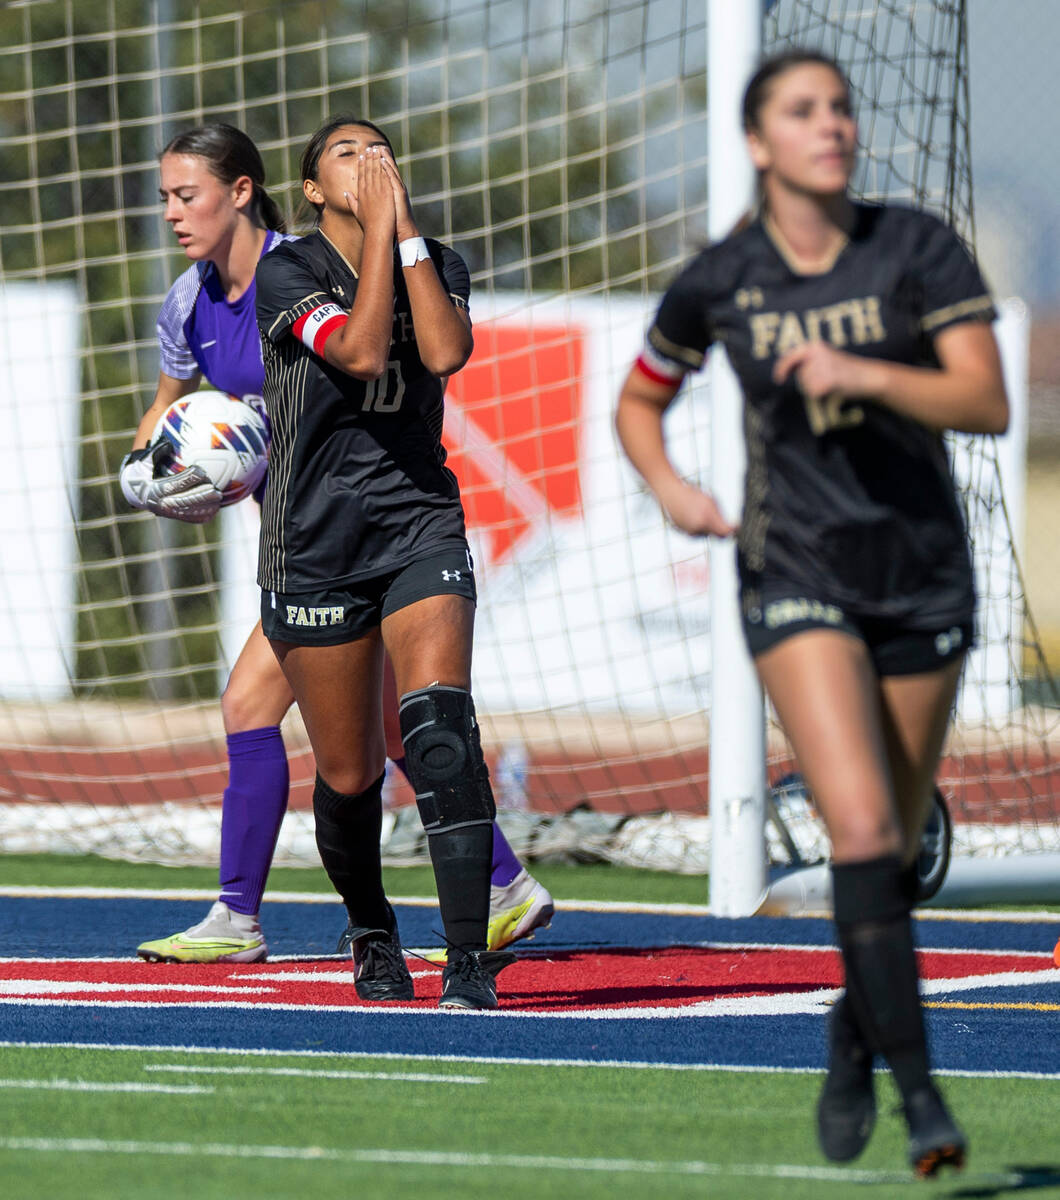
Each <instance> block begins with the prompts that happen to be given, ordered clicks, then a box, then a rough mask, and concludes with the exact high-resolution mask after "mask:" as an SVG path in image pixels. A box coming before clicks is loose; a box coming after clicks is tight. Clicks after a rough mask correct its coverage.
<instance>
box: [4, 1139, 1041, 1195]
mask: <svg viewBox="0 0 1060 1200" xmlns="http://www.w3.org/2000/svg"><path fill="white" fill-rule="evenodd" d="M0 1149H4V1150H23V1151H39V1152H42V1153H45V1154H93V1153H94V1154H131V1155H137V1156H141V1157H144V1158H148V1157H150V1158H156V1157H158V1156H159V1155H167V1156H170V1157H180V1158H186V1159H188V1160H189V1161H191V1160H192V1159H194V1158H203V1157H206V1158H237V1159H254V1160H256V1161H260V1160H261V1159H274V1160H289V1161H295V1162H338V1163H351V1164H360V1165H368V1164H371V1165H376V1166H420V1167H453V1168H456V1169H457V1170H461V1171H465V1170H467V1169H469V1168H471V1169H474V1168H484V1169H487V1170H488V1169H493V1170H506V1171H562V1172H567V1173H586V1172H592V1173H599V1174H606V1175H656V1176H658V1175H680V1176H708V1177H712V1178H725V1177H736V1178H751V1179H801V1180H809V1181H812V1182H816V1183H838V1184H842V1185H846V1186H849V1185H850V1184H852V1183H860V1184H878V1183H895V1184H909V1183H911V1175H910V1173H909V1172H907V1171H903V1172H898V1171H872V1170H865V1169H864V1168H849V1167H846V1168H842V1167H815V1166H809V1165H801V1164H794V1163H777V1164H773V1165H768V1166H767V1165H765V1164H762V1163H716V1162H700V1161H696V1160H680V1159H678V1160H673V1161H670V1162H666V1161H662V1160H657V1159H637V1158H563V1157H561V1156H560V1155H544V1154H467V1153H461V1152H458V1151H442V1150H391V1149H385V1148H379V1149H368V1148H365V1149H341V1150H336V1149H330V1148H328V1147H325V1146H267V1145H266V1146H252V1145H242V1146H240V1145H231V1144H227V1143H224V1142H213V1143H211V1142H201V1143H200V1142H147V1141H119V1140H111V1141H108V1140H104V1139H102V1138H19V1137H3V1138H0ZM1023 1182H1024V1177H1023V1175H1021V1174H1019V1173H1017V1172H1011V1173H1005V1174H1000V1173H999V1174H996V1175H981V1176H973V1177H970V1178H967V1179H964V1180H963V1183H964V1184H966V1185H967V1184H971V1183H974V1184H976V1185H977V1186H997V1187H1019V1186H1020V1185H1021V1184H1022V1183H1023Z"/></svg>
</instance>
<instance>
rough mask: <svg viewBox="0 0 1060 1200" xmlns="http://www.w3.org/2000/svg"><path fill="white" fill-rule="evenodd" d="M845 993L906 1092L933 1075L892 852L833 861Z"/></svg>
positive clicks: (903, 874)
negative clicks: (849, 860)
mask: <svg viewBox="0 0 1060 1200" xmlns="http://www.w3.org/2000/svg"><path fill="white" fill-rule="evenodd" d="M832 891H833V897H834V902H835V919H836V927H837V930H838V933H839V948H840V950H841V951H842V954H843V964H844V966H845V968H846V977H847V996H848V998H849V1002H850V1004H851V1006H852V1009H853V1012H854V1015H855V1016H856V1018H857V1023H858V1025H859V1027H860V1028H861V1030H862V1031H863V1032H864V1034H865V1035H866V1037H867V1039H868V1041H869V1043H870V1045H871V1046H872V1048H873V1049H874V1050H875V1051H876V1052H877V1053H880V1054H882V1055H883V1056H884V1057H885V1058H886V1059H887V1063H888V1065H889V1066H890V1068H891V1071H892V1072H893V1074H894V1079H895V1083H897V1085H898V1090H899V1091H900V1092H901V1093H902V1095H903V1096H907V1095H909V1093H910V1092H913V1091H917V1090H919V1089H921V1088H923V1087H927V1086H929V1085H930V1083H931V1077H930V1074H929V1067H928V1051H927V1037H926V1034H925V1030H924V1018H923V1014H922V1012H921V1008H920V992H919V974H918V971H917V963H916V947H915V946H914V943H913V923H912V920H911V918H910V915H909V912H910V907H911V903H912V898H911V896H910V894H909V893H910V874H909V871H908V870H907V869H905V868H903V866H902V863H901V860H900V859H899V858H898V857H897V856H896V855H895V856H887V857H885V858H877V859H871V860H870V861H868V862H855V863H837V864H834V865H833V867H832Z"/></svg>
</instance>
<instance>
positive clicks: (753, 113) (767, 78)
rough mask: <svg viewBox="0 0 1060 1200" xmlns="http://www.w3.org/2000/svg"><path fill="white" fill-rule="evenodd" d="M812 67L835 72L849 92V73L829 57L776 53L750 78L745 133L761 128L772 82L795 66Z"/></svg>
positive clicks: (798, 52)
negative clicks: (760, 118) (760, 124)
mask: <svg viewBox="0 0 1060 1200" xmlns="http://www.w3.org/2000/svg"><path fill="white" fill-rule="evenodd" d="M811 64H812V65H814V66H819V67H828V69H829V70H831V71H834V72H835V73H836V75H837V77H838V78H839V79H841V80H842V81H843V86H844V87H845V88H846V90H847V92H848V93H849V92H850V80H849V79H847V76H846V72H845V71H844V70H843V68H842V67H841V66H840V65H839V63H837V62H836V60H835V59H834V58H829V56H828V55H827V54H824V53H822V52H821V51H820V50H785V51H784V52H783V53H782V54H774V55H772V56H770V57H769V58H766V59H763V60H762V62H761V63H760V64H759V66H758V70H757V71H755V73H754V74H753V75H752V76H751V78H750V80H749V81H748V84H747V87H746V88H745V89H744V93H743V104H742V106H741V115H742V117H743V127H744V131H745V132H747V133H750V132H751V131H752V130H755V129H757V128H758V119H759V117H760V116H761V113H762V106H763V105H764V104H765V102H766V101H767V100H768V99H769V91H770V88H771V87H772V85H773V83H774V82H775V81H776V80H777V79H778V78H779V77H780V76H781V75H783V74H785V72H787V71H790V70H792V69H793V68H795V67H803V66H807V65H811Z"/></svg>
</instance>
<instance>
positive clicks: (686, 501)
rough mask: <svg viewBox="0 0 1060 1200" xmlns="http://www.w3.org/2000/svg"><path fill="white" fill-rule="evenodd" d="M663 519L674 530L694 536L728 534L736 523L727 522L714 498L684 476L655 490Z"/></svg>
mask: <svg viewBox="0 0 1060 1200" xmlns="http://www.w3.org/2000/svg"><path fill="white" fill-rule="evenodd" d="M657 496H658V500H659V504H660V505H661V506H662V510H663V514H664V515H665V517H666V519H667V520H668V521H669V522H670V524H671V525H673V526H674V527H675V528H676V529H680V530H682V532H684V533H690V534H692V535H693V536H694V537H707V536H713V537H731V536H732V535H733V534H734V533H735V532H736V528H737V527H736V526H735V525H733V524H732V522H731V521H727V520H726V519H725V517H724V516H723V515H722V511H721V509H720V508H718V506H717V504H716V503H715V501H714V497H713V496H710V495H708V494H707V493H706V492H703V491H700V489H699V488H697V487H695V486H694V485H693V484H691V483H685V481H684V480H683V479H678V480H676V481H675V482H674V483H673V484H671V485H668V486H667V487H666V488H665V489H663V490H661V491H659V492H658V493H657Z"/></svg>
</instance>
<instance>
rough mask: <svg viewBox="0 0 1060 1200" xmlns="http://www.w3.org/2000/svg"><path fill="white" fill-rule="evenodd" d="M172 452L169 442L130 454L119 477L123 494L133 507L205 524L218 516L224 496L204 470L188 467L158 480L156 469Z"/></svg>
mask: <svg viewBox="0 0 1060 1200" xmlns="http://www.w3.org/2000/svg"><path fill="white" fill-rule="evenodd" d="M172 453H173V451H172V447H171V446H170V445H169V443H168V442H166V441H164V440H159V441H157V442H155V443H154V445H153V446H144V448H143V449H142V450H133V451H132V453H131V454H126V456H125V457H124V458H123V459H122V462H121V472H120V474H119V476H118V479H119V482H120V483H121V490H122V495H123V496H124V497H125V499H126V500H128V502H129V503H130V504H131V505H132V506H133V508H142V509H147V510H148V511H149V512H153V513H154V514H155V515H156V516H159V517H171V518H172V519H174V520H176V521H187V522H189V523H190V524H192V525H201V524H202V523H203V522H204V521H209V520H210V518H211V517H213V516H216V514H217V510H218V509H219V508H220V507H221V493H220V491H219V490H218V489H217V488H216V487H215V486H214V484H213V482H212V481H211V479H210V477H209V476H208V475H207V474H206V472H205V471H204V470H203V469H202V467H197V466H190V467H185V468H184V470H183V471H178V472H177V473H176V474H174V475H163V476H161V477H160V478H156V477H155V470H156V468H157V467H159V466H162V465H163V464H164V463H165V462H166V461H167V459H169V458H170V457H171V456H172Z"/></svg>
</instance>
